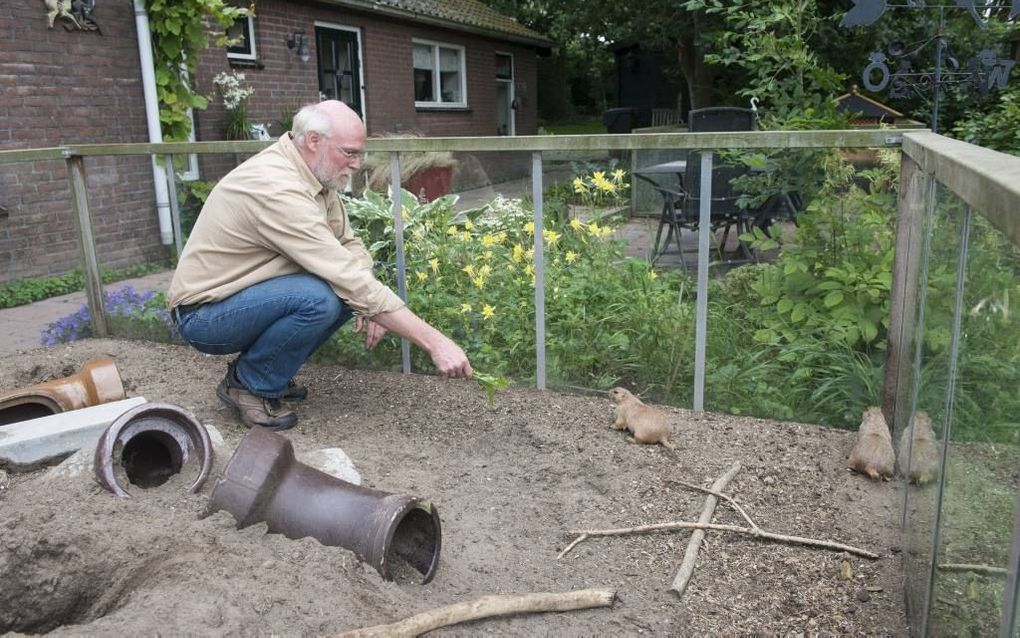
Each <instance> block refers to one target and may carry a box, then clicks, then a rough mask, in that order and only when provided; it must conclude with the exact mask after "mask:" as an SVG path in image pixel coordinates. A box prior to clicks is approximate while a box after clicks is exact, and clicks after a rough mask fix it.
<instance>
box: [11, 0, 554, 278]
mask: <svg viewBox="0 0 1020 638" xmlns="http://www.w3.org/2000/svg"><path fill="white" fill-rule="evenodd" d="M95 15H96V18H97V20H98V21H99V23H100V26H101V27H102V33H101V34H100V33H97V32H89V31H79V30H73V31H68V30H65V29H64V28H63V26H61V22H62V21H59V20H58V22H57V24H56V25H55V26H54V28H53V29H48V28H47V26H46V8H45V5H44V4H43V2H42V1H41V0H38V1H35V0H33V1H31V2H11V3H6V4H5V11H3V12H2V15H0V149H18V148H41V147H47V146H57V145H61V144H72V143H125V142H146V141H148V132H147V129H146V123H145V108H144V100H143V94H142V84H141V72H140V70H139V61H138V45H137V39H136V34H135V22H134V11H133V7H132V5H131V3H130V2H128V1H127V0H122V1H120V2H104V3H99V4H98V5H97V9H96V13H95ZM316 21H321V22H327V23H332V24H338V25H342V26H346V27H355V28H358V29H360V36H361V53H362V65H363V80H364V83H365V93H364V94H365V104H364V108H365V112H366V116H367V118H366V119H367V125H368V129H369V133H370V134H372V135H377V134H383V133H392V132H402V133H406V132H414V133H420V134H423V135H428V136H442V135H491V134H493V133H494V132H495V130H496V102H495V100H496V80H495V53H496V51H499V52H504V53H511V54H513V55H514V64H515V73H516V90H517V95H518V98H519V102H520V105H521V107H520V108H519V109H518V110H517V111H516V116H517V133H518V134H521V135H527V134H532V133H534V132H535V130H536V123H535V114H536V102H537V100H536V99H535V98H536V96H535V88H536V86H535V73H536V71H535V51H534V49H531V48H529V47H525V46H518V45H514V44H511V43H506V42H499V41H493V40H489V39H485V38H482V37H479V36H474V35H470V34H464V33H459V32H457V31H455V30H449V29H443V28H437V27H432V26H427V25H421V24H416V23H414V22H410V21H400V20H393V19H388V18H381V17H379V16H377V15H374V14H370V13H359V12H351V11H348V10H341V9H338V8H336V7H330V6H326V5H318V4H314V3H302V2H287V1H284V0H260V2H259V3H258V19H257V20H256V46H257V51H258V54H259V61H258V63H257V64H253V65H247V66H245V65H242V64H238V63H236V62H235V63H231V62H230V61H228V59H227V56H226V52H225V51H224V50H222V49H214V48H213V49H210V50H208V51H207V52H206V53H205V54H203V55H202V56H201V58H200V60H199V68H198V74H197V77H196V89H197V90H198V91H199V92H201V93H203V94H206V95H213V99H211V100H210V106H209V109H208V110H206V111H204V112H199V113H196V115H195V119H196V135H197V138H198V139H200V140H219V139H223V138H224V135H223V131H224V115H225V113H224V109H223V106H222V103H221V102H220V101H219V100H218V99H217V96H215V87H214V85H213V83H212V78H213V76H215V75H216V74H217V73H219V72H221V71H226V70H230V69H231V68H233V69H234V70H237V71H242V72H244V73H245V74H246V82H247V83H248V84H249V85H250V86H252V87H253V88H254V89H255V94H254V95H253V97H252V98H251V99H250V100H249V118H250V119H251V121H252V122H263V123H268V124H269V125H270V132H271V134H272V135H274V136H275V135H279V134H280V133H281V132H282V130H283V127H282V126H281V124H280V120H281V119H283V118H284V115H285V113H293V112H294V111H295V110H296V109H297V108H298V107H300V106H301V105H303V104H307V103H309V102H314V101H316V100H318V78H317V73H316V56H315V53H316V51H315V37H314V34H315V27H314V25H315V22H316ZM295 31H303V32H304V34H305V37H306V38H307V41H308V45H309V48H310V52H311V54H312V58H311V60H310V61H308V62H301V61H300V60H299V59H298V58H297V56H296V55H295V54H294V51H292V50H290V49H288V48H287V46H286V40H287V38H288V37H289V36H290V35H291V34H292V33H294V32H295ZM412 38H424V39H429V40H434V41H438V42H444V43H449V44H455V45H460V46H463V47H464V48H465V52H466V56H467V58H466V66H467V102H468V108H466V109H460V110H452V111H434V110H432V111H429V110H420V109H416V108H415V106H414V95H413V84H412V77H413V73H412V67H411V50H412V49H411V47H412ZM243 159H244V157H243V156H233V155H230V156H227V155H218V156H202V158H201V170H202V175H201V177H202V178H203V179H216V178H218V177H220V176H222V175H223V174H224V173H225V172H226V171H227V170H229V169H230V168H231V167H233V166H234V165H236V163H238V162H239V161H242V160H243ZM86 170H87V171H88V188H89V193H88V195H89V203H90V206H91V209H92V215H93V223H94V226H95V237H96V245H97V251H98V255H99V260H100V263H101V265H103V266H106V267H123V266H127V265H131V264H136V263H141V262H145V261H155V260H161V259H165V258H166V257H167V255H168V252H167V249H166V248H165V247H163V246H162V245H161V244H160V239H159V226H158V220H157V217H156V211H155V202H154V192H153V188H152V171H151V168H150V166H149V161H148V158H142V157H97V158H90V159H88V160H87V161H86ZM0 208H2V210H0V282H5V281H10V280H13V279H19V278H23V277H36V276H45V275H53V274H58V273H63V272H66V271H67V270H69V269H71V268H74V267H76V266H78V265H79V263H80V257H79V248H78V244H77V240H76V237H77V234H76V231H75V222H74V219H75V218H74V208H73V206H72V203H71V195H70V190H69V187H68V180H67V170H66V167H65V166H64V163H63V162H60V161H49V162H30V163H17V164H4V165H0Z"/></svg>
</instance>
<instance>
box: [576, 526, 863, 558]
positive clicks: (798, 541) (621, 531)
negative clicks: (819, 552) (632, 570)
mask: <svg viewBox="0 0 1020 638" xmlns="http://www.w3.org/2000/svg"><path fill="white" fill-rule="evenodd" d="M678 529H717V530H719V531H722V532H734V533H737V534H746V535H748V536H754V537H755V538H764V539H768V540H773V541H779V542H781V543H792V544H794V545H810V546H813V547H824V548H826V549H834V550H837V551H841V552H849V553H851V554H856V555H858V556H863V557H865V558H872V559H875V558H879V556H878V554H874V553H872V552H869V551H868V550H866V549H860V548H859V547H854V546H853V545H844V544H843V543H837V542H835V541H824V540H818V539H816V538H805V537H803V536H788V535H786V534H774V533H772V532H766V531H765V530H763V529H760V528H759V529H758V530H753V529H750V528H748V527H737V526H736V525H718V524H716V523H686V522H684V521H677V522H675V523H653V524H651V525H639V526H638V527H620V528H616V529H571V530H567V533H568V534H587V535H588V536H623V535H626V534H641V533H644V532H674V531H676V530H678Z"/></svg>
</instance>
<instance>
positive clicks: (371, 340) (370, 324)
mask: <svg viewBox="0 0 1020 638" xmlns="http://www.w3.org/2000/svg"><path fill="white" fill-rule="evenodd" d="M362 330H364V331H365V350H371V349H372V348H374V347H376V346H377V345H379V342H380V341H381V340H382V338H383V336H385V334H386V328H383V327H382V326H380V325H379V324H377V323H376V322H374V321H372V320H371V319H368V318H367V317H355V318H354V332H361V331H362Z"/></svg>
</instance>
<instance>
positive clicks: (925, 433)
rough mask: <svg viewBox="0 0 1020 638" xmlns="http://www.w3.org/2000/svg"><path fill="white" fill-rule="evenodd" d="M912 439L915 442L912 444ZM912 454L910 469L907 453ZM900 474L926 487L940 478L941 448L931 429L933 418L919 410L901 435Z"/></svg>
mask: <svg viewBox="0 0 1020 638" xmlns="http://www.w3.org/2000/svg"><path fill="white" fill-rule="evenodd" d="M911 439H913V442H912V443H911ZM908 449H909V452H910V460H909V467H908V461H907V452H908ZM898 460H899V464H900V474H902V475H903V476H904V477H905V478H906V479H907V480H908V481H910V482H911V483H916V484H918V485H924V484H925V483H930V482H931V481H934V480H935V479H936V478H938V475H939V446H938V443H936V442H935V432H934V431H933V430H932V428H931V417H929V416H928V413H927V412H925V411H923V410H919V411H918V412H917V414H915V415H914V418H912V419H910V425H908V426H907V427H906V428H904V429H903V434H901V435H900V449H899V459H898Z"/></svg>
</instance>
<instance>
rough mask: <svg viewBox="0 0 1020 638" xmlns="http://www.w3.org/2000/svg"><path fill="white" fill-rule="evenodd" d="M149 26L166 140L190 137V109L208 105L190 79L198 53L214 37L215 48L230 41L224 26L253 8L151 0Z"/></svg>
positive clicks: (201, 0)
mask: <svg viewBox="0 0 1020 638" xmlns="http://www.w3.org/2000/svg"><path fill="white" fill-rule="evenodd" d="M146 10H147V11H148V13H149V30H150V31H151V33H152V56H153V66H154V67H155V72H156V94H157V96H158V99H159V120H160V124H161V125H162V129H163V138H164V139H165V140H168V141H182V140H187V139H188V133H189V132H191V120H190V118H189V117H188V109H189V108H191V109H204V108H206V106H207V105H208V100H207V99H206V98H205V97H203V96H202V95H200V94H199V93H197V92H196V91H195V90H194V87H193V86H191V84H190V83H189V78H193V77H194V75H195V69H196V66H197V64H198V56H199V55H200V54H201V52H202V51H203V50H205V49H206V47H208V46H209V42H210V39H212V41H213V44H214V46H217V47H224V46H227V45H228V44H229V43H230V40H229V38H227V36H226V30H227V28H228V27H230V25H232V24H233V23H234V21H235V20H237V19H239V18H243V17H245V16H247V15H248V13H249V11H250V9H248V8H242V7H233V6H229V5H227V4H225V3H224V2H223V0H150V1H149V2H147V3H146Z"/></svg>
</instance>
